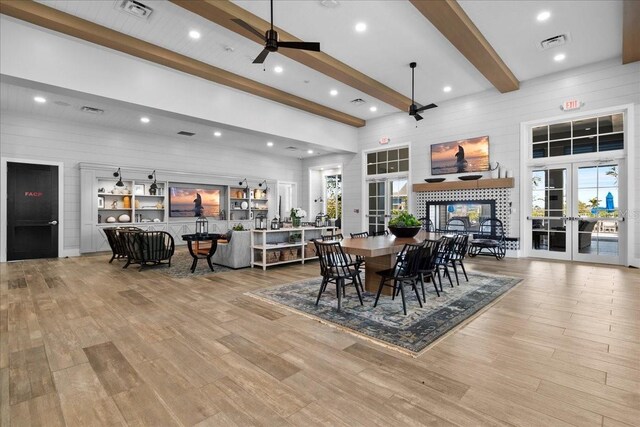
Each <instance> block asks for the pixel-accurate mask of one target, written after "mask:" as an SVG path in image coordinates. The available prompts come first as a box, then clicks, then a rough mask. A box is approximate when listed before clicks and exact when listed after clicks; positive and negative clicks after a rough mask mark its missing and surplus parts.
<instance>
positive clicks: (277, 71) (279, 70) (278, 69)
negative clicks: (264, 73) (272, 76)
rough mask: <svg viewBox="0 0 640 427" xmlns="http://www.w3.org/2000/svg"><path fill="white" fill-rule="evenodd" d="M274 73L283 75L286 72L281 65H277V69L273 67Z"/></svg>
mask: <svg viewBox="0 0 640 427" xmlns="http://www.w3.org/2000/svg"><path fill="white" fill-rule="evenodd" d="M273 71H275V72H276V73H281V72H283V71H284V68H282V67H281V66H279V65H276V66H275V67H273Z"/></svg>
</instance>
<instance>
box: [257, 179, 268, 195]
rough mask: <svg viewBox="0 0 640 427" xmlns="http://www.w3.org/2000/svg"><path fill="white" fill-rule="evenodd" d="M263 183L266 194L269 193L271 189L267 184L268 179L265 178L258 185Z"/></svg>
mask: <svg viewBox="0 0 640 427" xmlns="http://www.w3.org/2000/svg"><path fill="white" fill-rule="evenodd" d="M262 184H264V190H263V192H264V194H267V191H269V185H268V184H267V180H266V179H265V180H263V181H262V182H261V183H259V184H258V187H262Z"/></svg>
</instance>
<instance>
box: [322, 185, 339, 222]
mask: <svg viewBox="0 0 640 427" xmlns="http://www.w3.org/2000/svg"><path fill="white" fill-rule="evenodd" d="M325 188H326V195H325V200H326V208H327V215H328V216H329V218H331V219H338V218H341V217H342V175H327V176H326V177H325Z"/></svg>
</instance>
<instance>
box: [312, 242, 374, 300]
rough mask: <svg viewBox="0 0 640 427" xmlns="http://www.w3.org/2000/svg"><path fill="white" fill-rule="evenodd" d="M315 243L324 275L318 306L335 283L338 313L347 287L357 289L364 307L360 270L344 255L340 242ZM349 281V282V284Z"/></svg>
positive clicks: (321, 271)
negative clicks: (331, 284)
mask: <svg viewBox="0 0 640 427" xmlns="http://www.w3.org/2000/svg"><path fill="white" fill-rule="evenodd" d="M313 243H314V244H315V246H316V253H317V254H318V259H319V260H320V274H321V275H322V282H321V283H320V290H319V291H318V298H317V299H316V305H318V303H319V302H320V297H321V296H322V294H323V293H324V291H325V290H326V289H327V285H328V284H329V283H335V285H336V295H337V297H338V311H340V310H341V309H342V297H343V296H344V295H345V287H346V286H347V285H353V286H354V287H355V288H356V292H357V294H358V299H359V300H360V305H363V302H362V295H361V294H360V289H361V288H362V279H361V278H360V270H359V269H358V268H357V267H356V265H355V263H354V262H352V261H351V259H350V258H349V257H348V256H347V255H346V254H345V253H344V251H343V250H342V246H341V245H340V242H335V241H334V242H319V241H318V240H314V241H313ZM347 280H348V281H349V282H348V283H347Z"/></svg>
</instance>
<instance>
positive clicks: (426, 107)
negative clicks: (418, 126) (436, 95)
mask: <svg viewBox="0 0 640 427" xmlns="http://www.w3.org/2000/svg"><path fill="white" fill-rule="evenodd" d="M436 107H437V105H436V104H429V105H425V106H424V107H420V108H418V109H417V110H416V113H419V112H420V111H424V110H429V109H431V108H436Z"/></svg>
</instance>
